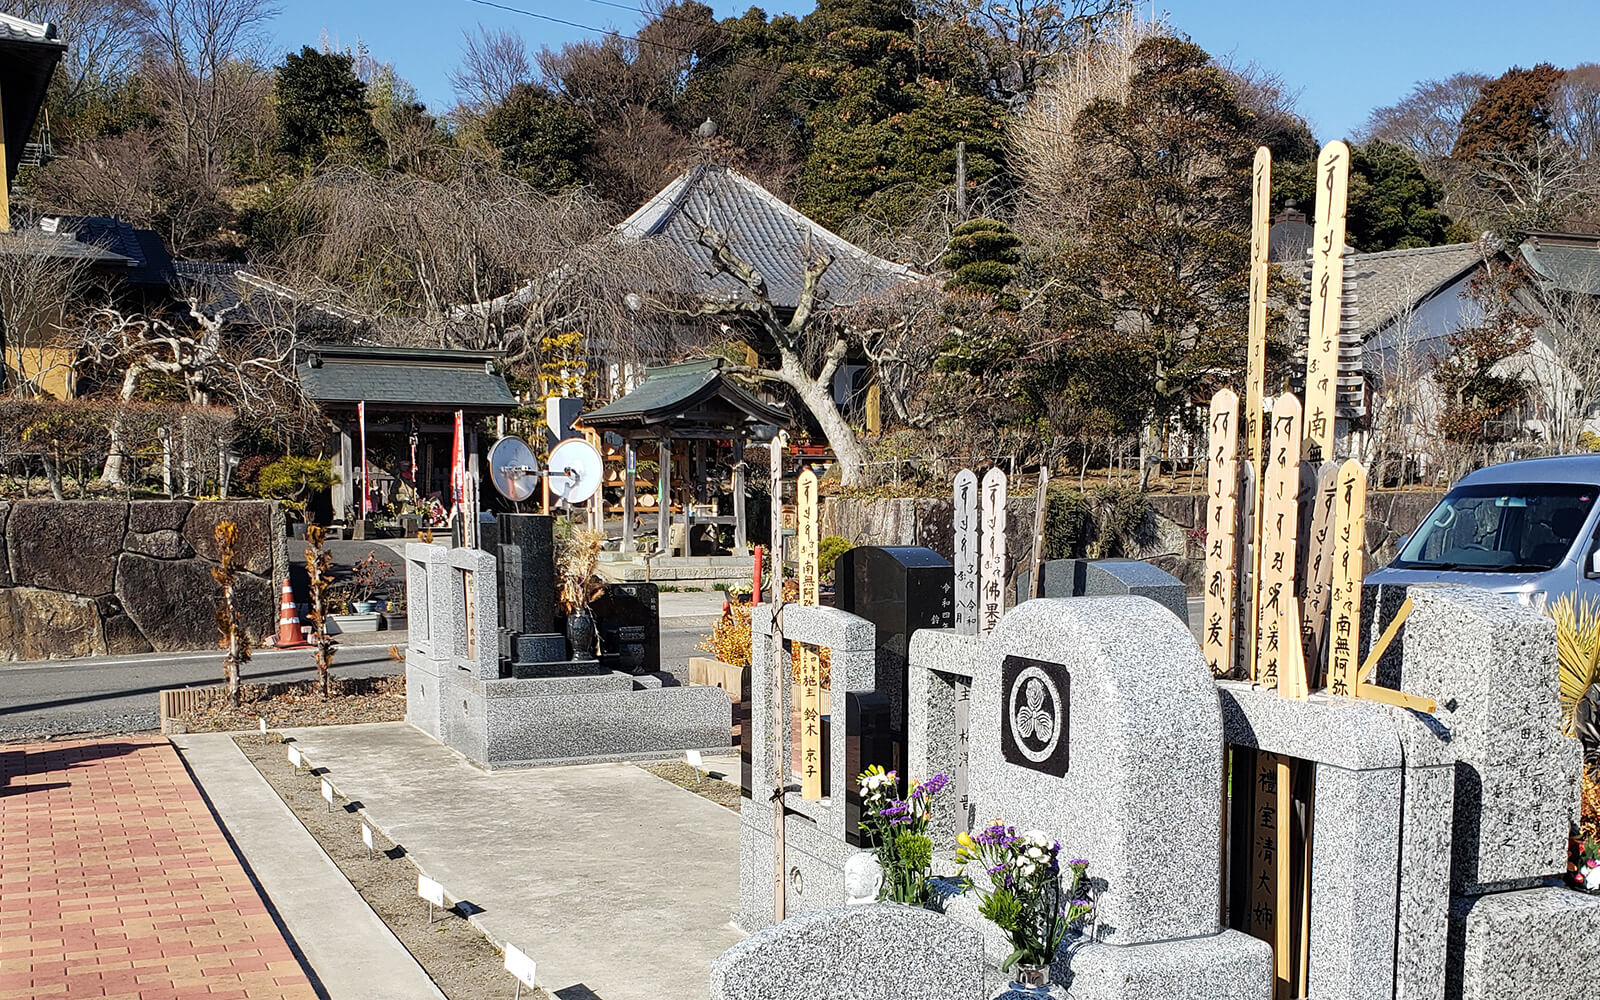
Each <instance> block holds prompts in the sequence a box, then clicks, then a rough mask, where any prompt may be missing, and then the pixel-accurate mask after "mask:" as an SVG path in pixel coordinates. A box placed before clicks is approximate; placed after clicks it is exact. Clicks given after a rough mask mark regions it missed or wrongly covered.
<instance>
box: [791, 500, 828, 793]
mask: <svg viewBox="0 0 1600 1000" xmlns="http://www.w3.org/2000/svg"><path fill="white" fill-rule="evenodd" d="M795 528H796V534H795V556H796V562H797V563H798V566H797V572H798V575H799V578H800V603H801V604H806V605H810V606H812V607H815V606H816V605H817V604H818V603H819V602H820V599H821V581H820V580H819V579H818V575H817V474H816V473H815V472H812V471H811V470H810V469H807V470H806V471H804V472H802V473H800V478H799V480H798V481H797V482H796V484H795ZM796 648H797V650H798V652H797V654H796V656H797V658H798V660H799V666H800V797H801V798H803V799H810V800H816V799H820V798H822V657H821V655H820V654H819V653H818V652H817V649H816V647H815V646H809V645H797V647H796Z"/></svg>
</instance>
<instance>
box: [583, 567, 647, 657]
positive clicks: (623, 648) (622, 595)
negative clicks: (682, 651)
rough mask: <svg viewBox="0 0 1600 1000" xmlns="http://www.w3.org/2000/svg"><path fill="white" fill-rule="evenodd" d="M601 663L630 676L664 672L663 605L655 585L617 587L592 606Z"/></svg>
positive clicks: (635, 584)
mask: <svg viewBox="0 0 1600 1000" xmlns="http://www.w3.org/2000/svg"><path fill="white" fill-rule="evenodd" d="M590 608H591V609H592V610H593V611H594V619H595V624H596V626H597V627H598V629H599V631H600V663H601V665H602V666H605V667H608V668H609V669H612V670H623V671H627V672H628V673H630V674H650V673H655V672H656V671H658V670H660V669H661V602H660V598H659V597H657V596H656V585H655V584H653V583H613V584H610V585H608V586H607V587H606V589H605V591H604V592H603V593H602V594H601V595H600V596H599V597H596V598H595V599H594V600H593V601H592V602H590Z"/></svg>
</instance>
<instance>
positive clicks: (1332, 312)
mask: <svg viewBox="0 0 1600 1000" xmlns="http://www.w3.org/2000/svg"><path fill="white" fill-rule="evenodd" d="M1349 188H1350V147H1349V146H1346V145H1345V144H1344V143H1342V142H1339V141H1338V140H1335V141H1333V142H1330V143H1328V144H1327V145H1326V146H1324V147H1322V155H1321V156H1319V157H1318V158H1317V224H1316V228H1315V229H1314V230H1313V233H1312V247H1311V254H1312V256H1311V315H1310V322H1309V324H1308V326H1307V330H1306V405H1305V420H1306V430H1305V434H1306V440H1307V442H1308V443H1309V444H1310V445H1311V446H1312V448H1313V452H1314V453H1313V455H1312V458H1314V459H1316V460H1319V461H1321V460H1327V459H1331V458H1333V430H1334V408H1335V405H1336V402H1337V397H1338V392H1339V321H1340V313H1341V310H1342V306H1343V300H1344V237H1345V203H1346V200H1347V198H1348V195H1349Z"/></svg>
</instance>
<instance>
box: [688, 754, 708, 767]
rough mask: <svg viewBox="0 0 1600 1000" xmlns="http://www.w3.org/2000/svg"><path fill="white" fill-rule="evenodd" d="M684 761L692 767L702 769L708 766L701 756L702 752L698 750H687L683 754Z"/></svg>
mask: <svg viewBox="0 0 1600 1000" xmlns="http://www.w3.org/2000/svg"><path fill="white" fill-rule="evenodd" d="M683 759H684V761H685V762H687V763H688V765H689V766H690V767H694V768H701V767H705V766H706V760H705V758H704V757H702V756H701V755H700V751H698V750H685V751H684V752H683Z"/></svg>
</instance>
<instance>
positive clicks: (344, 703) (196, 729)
mask: <svg viewBox="0 0 1600 1000" xmlns="http://www.w3.org/2000/svg"><path fill="white" fill-rule="evenodd" d="M330 686H331V689H332V693H330V694H329V696H328V697H327V698H326V699H324V698H323V697H322V695H321V693H320V689H319V688H318V686H317V683H316V682H315V681H296V682H293V683H290V684H245V685H242V686H241V687H240V689H239V695H240V702H239V707H238V708H231V707H229V705H228V704H227V703H226V701H224V702H222V703H220V704H216V705H211V706H209V707H206V708H202V709H200V710H198V711H195V712H190V713H188V714H186V715H181V716H179V717H178V718H177V719H175V720H174V721H175V722H176V723H178V724H179V725H181V726H183V727H184V728H183V729H182V730H181V731H182V732H189V733H235V732H239V731H240V730H244V729H254V728H256V726H257V725H259V720H261V719H266V720H267V728H269V729H295V728H299V727H302V726H345V725H351V724H354V723H358V722H401V721H403V720H404V719H405V717H406V678H405V675H404V674H395V675H392V676H389V677H374V678H341V677H334V678H333V679H332V684H331V685H330Z"/></svg>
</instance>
